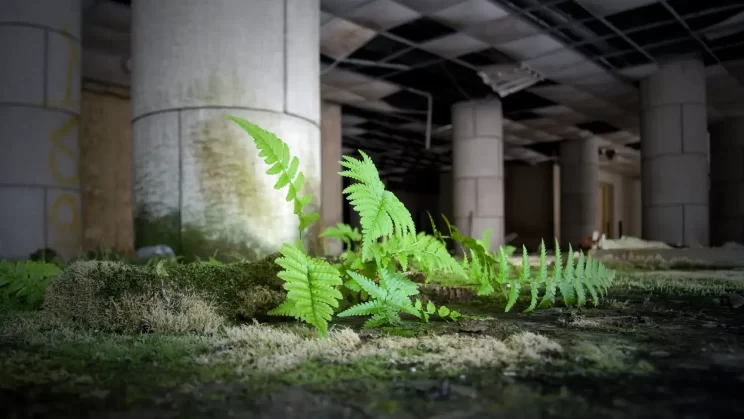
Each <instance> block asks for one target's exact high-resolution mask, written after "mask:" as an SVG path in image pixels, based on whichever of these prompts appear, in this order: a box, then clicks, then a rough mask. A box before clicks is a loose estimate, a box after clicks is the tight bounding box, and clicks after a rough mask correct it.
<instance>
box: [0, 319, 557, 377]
mask: <svg viewBox="0 0 744 419" xmlns="http://www.w3.org/2000/svg"><path fill="white" fill-rule="evenodd" d="M179 324H180V323H179ZM0 338H2V339H5V340H8V341H15V342H23V343H24V344H28V345H43V346H46V347H49V348H51V349H53V348H54V347H55V346H59V345H65V344H68V343H90V344H91V345H103V346H108V345H111V344H112V342H126V341H127V340H128V339H130V340H131V339H142V338H146V339H170V340H171V341H172V342H173V343H174V344H177V342H179V340H183V344H186V343H189V344H195V343H198V344H199V345H202V346H204V347H205V348H207V350H206V351H204V352H202V353H200V354H199V355H198V356H195V357H194V358H193V360H192V362H193V363H194V364H197V365H202V366H204V365H207V366H208V365H216V364H223V363H227V364H229V365H231V367H232V368H233V369H234V370H235V371H236V372H238V373H241V372H244V373H253V372H262V373H278V372H285V371H288V370H291V369H293V368H296V367H298V366H300V365H302V364H303V363H305V362H308V361H313V360H315V361H318V362H322V363H328V364H334V365H339V364H347V365H352V364H356V363H365V362H374V363H376V364H378V365H379V364H383V366H385V367H395V366H401V365H403V366H410V367H419V368H430V369H434V370H445V371H452V370H461V369H464V368H469V367H475V368H479V367H494V366H504V365H511V364H515V363H520V362H536V363H542V362H548V361H550V360H551V359H552V358H554V357H556V356H559V355H560V354H562V353H563V348H562V347H561V345H560V344H558V343H557V342H555V341H553V340H551V339H548V338H546V337H544V336H541V335H537V334H534V333H531V332H521V333H517V334H514V335H511V336H510V337H508V338H507V339H505V340H499V339H496V338H492V337H471V336H459V335H442V336H429V337H422V338H405V337H396V336H384V337H379V338H375V339H371V340H368V341H362V339H360V337H359V335H358V334H357V333H356V332H354V331H353V330H351V329H347V328H338V329H335V330H331V331H330V333H329V335H328V337H327V338H322V339H321V338H317V337H314V336H313V334H312V333H309V332H308V329H306V328H302V327H294V328H290V327H274V326H268V325H263V324H258V323H255V324H252V325H242V326H226V327H221V328H219V329H218V330H216V331H215V333H214V334H213V335H211V336H208V335H203V334H199V335H196V334H191V335H182V336H180V337H179V336H170V337H168V336H162V337H158V336H143V337H142V338H136V337H133V336H130V337H127V336H125V335H112V334H103V333H99V332H91V331H86V330H81V329H75V328H72V327H71V326H70V325H69V324H68V323H65V322H60V321H59V319H57V318H55V317H53V316H49V315H45V314H43V313H35V314H33V315H31V314H25V315H21V314H15V315H12V316H11V317H9V318H6V319H5V321H3V322H2V324H0ZM102 342H104V343H105V344H104V343H102ZM104 352H105V351H104ZM117 353H118V352H117ZM103 356H105V354H104V355H103Z"/></svg>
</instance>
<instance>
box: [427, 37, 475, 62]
mask: <svg viewBox="0 0 744 419" xmlns="http://www.w3.org/2000/svg"><path fill="white" fill-rule="evenodd" d="M421 48H422V49H425V50H427V51H429V52H431V53H434V54H437V55H440V56H442V57H445V58H454V57H457V56H460V55H464V54H467V53H470V52H473V51H479V50H483V49H486V48H488V44H486V43H485V42H483V41H479V40H477V39H475V38H473V37H470V36H468V35H465V34H463V33H459V32H458V33H454V34H452V35H447V36H444V37H442V38H437V39H433V40H431V41H429V42H426V43H424V44H421Z"/></svg>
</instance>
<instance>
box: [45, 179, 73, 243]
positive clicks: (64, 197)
mask: <svg viewBox="0 0 744 419" xmlns="http://www.w3.org/2000/svg"><path fill="white" fill-rule="evenodd" d="M65 208H67V211H69V212H70V218H69V220H65V217H63V216H64V213H63V212H62V211H64V210H65ZM47 222H48V224H49V227H50V229H52V230H53V231H56V232H57V233H61V234H60V235H61V236H62V237H54V240H53V241H54V243H52V246H53V247H54V248H57V249H70V250H72V251H76V250H78V248H79V247H80V235H81V233H80V231H81V230H80V208H79V207H78V204H77V200H76V199H75V195H73V194H72V193H69V192H68V193H63V194H61V195H59V196H58V197H57V199H55V200H54V202H52V205H51V206H50V207H49V210H48V214H47Z"/></svg>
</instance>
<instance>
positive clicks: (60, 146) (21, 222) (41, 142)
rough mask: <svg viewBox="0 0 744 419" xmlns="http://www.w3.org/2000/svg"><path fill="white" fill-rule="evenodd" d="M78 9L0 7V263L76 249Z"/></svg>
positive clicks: (39, 1) (56, 1) (23, 3)
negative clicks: (36, 253)
mask: <svg viewBox="0 0 744 419" xmlns="http://www.w3.org/2000/svg"><path fill="white" fill-rule="evenodd" d="M81 9H82V5H81V1H80V0H36V1H28V0H3V1H2V2H0V39H2V42H1V43H0V54H1V55H2V57H3V63H2V65H1V66H0V258H10V259H14V258H26V257H28V256H29V254H30V253H32V252H34V251H36V250H38V249H41V248H45V247H48V248H52V249H53V250H55V251H56V252H57V253H59V254H60V255H62V256H66V257H67V256H73V255H74V254H76V253H77V252H78V251H79V250H80V246H81V232H82V227H81V225H82V223H81V216H80V176H79V158H80V154H79V149H78V131H79V126H80V32H81V21H82V13H81Z"/></svg>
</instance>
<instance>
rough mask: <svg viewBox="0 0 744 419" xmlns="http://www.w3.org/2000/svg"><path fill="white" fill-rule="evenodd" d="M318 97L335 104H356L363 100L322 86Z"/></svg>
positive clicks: (348, 93)
mask: <svg viewBox="0 0 744 419" xmlns="http://www.w3.org/2000/svg"><path fill="white" fill-rule="evenodd" d="M320 97H321V98H323V99H324V100H329V101H332V102H337V103H357V102H361V101H363V100H364V98H363V97H362V96H359V95H357V94H355V93H351V92H350V91H348V90H343V89H339V88H336V87H333V86H323V87H322V88H321V89H320Z"/></svg>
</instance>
